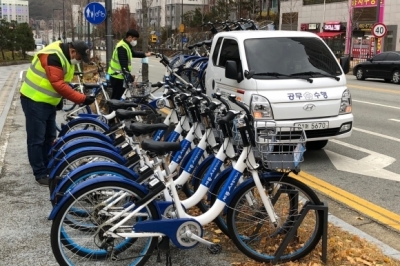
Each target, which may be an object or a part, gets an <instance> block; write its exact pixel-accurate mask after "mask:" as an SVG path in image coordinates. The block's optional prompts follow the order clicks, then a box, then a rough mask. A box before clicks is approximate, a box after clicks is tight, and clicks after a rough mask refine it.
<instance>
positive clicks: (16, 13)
mask: <svg viewBox="0 0 400 266" xmlns="http://www.w3.org/2000/svg"><path fill="white" fill-rule="evenodd" d="M0 19H4V20H6V21H8V22H11V21H12V20H15V21H17V22H18V23H24V22H26V23H29V2H28V1H21V0H0Z"/></svg>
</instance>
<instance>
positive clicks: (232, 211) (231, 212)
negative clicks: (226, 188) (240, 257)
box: [227, 176, 323, 263]
mask: <svg viewBox="0 0 400 266" xmlns="http://www.w3.org/2000/svg"><path fill="white" fill-rule="evenodd" d="M260 180H261V183H262V184H263V185H266V184H267V183H268V182H274V181H275V182H277V183H280V184H286V185H288V186H290V187H294V188H297V189H298V190H297V191H301V192H303V193H304V194H305V195H307V198H308V199H309V200H311V201H312V204H316V205H320V204H321V202H320V200H319V198H318V196H317V195H316V194H315V192H314V191H313V190H312V189H311V188H310V187H308V186H307V185H305V184H304V183H302V182H300V181H298V180H296V179H293V178H290V177H287V176H283V177H261V178H260ZM253 187H256V186H255V183H254V180H252V181H251V182H249V183H248V184H247V185H245V186H243V187H241V188H240V191H237V193H235V196H234V198H233V199H232V201H231V202H230V203H229V206H228V211H227V224H228V229H229V235H230V237H231V239H232V241H233V242H234V243H235V245H236V247H237V248H238V249H239V250H240V251H241V252H243V253H244V254H245V255H246V256H248V257H249V258H252V259H254V260H256V261H259V262H264V263H270V262H272V261H273V260H274V259H275V257H273V256H271V257H266V256H264V255H262V254H260V253H259V252H258V251H257V250H250V248H249V247H248V246H247V245H246V244H245V243H244V240H243V239H244V238H245V237H244V236H243V235H242V234H239V233H238V232H237V231H236V229H235V228H236V226H235V225H234V224H233V223H234V220H235V219H234V217H235V216H236V206H237V204H238V203H239V201H241V199H242V198H243V196H244V194H247V193H248V191H249V190H250V189H251V188H253ZM262 208H264V207H262ZM316 215H317V217H316V227H317V228H316V229H315V231H314V234H313V237H312V239H311V240H310V241H308V242H307V243H306V244H307V246H305V245H299V246H301V247H304V246H305V248H304V250H302V251H295V252H293V253H291V254H293V256H283V257H281V258H279V262H287V261H295V260H298V259H300V258H303V257H304V256H306V255H308V254H309V253H310V252H311V251H312V250H313V249H314V248H315V246H316V245H317V244H318V242H319V240H320V239H321V235H322V223H323V216H322V215H321V212H320V211H316ZM289 216H290V215H289ZM285 224H286V222H285ZM282 230H283V229H282ZM273 253H274V252H273Z"/></svg>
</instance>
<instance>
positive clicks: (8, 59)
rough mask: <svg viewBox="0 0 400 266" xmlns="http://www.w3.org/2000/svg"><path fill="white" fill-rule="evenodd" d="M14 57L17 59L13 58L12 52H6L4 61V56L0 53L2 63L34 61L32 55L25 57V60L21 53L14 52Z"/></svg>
mask: <svg viewBox="0 0 400 266" xmlns="http://www.w3.org/2000/svg"><path fill="white" fill-rule="evenodd" d="M14 56H15V59H13V58H12V52H11V51H4V59H3V55H2V54H1V53H0V63H3V62H13V61H21V60H28V61H30V60H32V58H33V57H32V56H30V55H25V59H24V55H23V54H22V53H20V52H14Z"/></svg>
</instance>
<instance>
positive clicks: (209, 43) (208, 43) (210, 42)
mask: <svg viewBox="0 0 400 266" xmlns="http://www.w3.org/2000/svg"><path fill="white" fill-rule="evenodd" d="M203 44H204V45H206V46H211V44H212V40H207V41H204V42H203Z"/></svg>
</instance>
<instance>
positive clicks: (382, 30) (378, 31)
mask: <svg viewBox="0 0 400 266" xmlns="http://www.w3.org/2000/svg"><path fill="white" fill-rule="evenodd" d="M371 31H372V34H373V35H374V36H375V37H376V38H382V37H385V35H386V34H387V27H386V25H385V24H383V23H376V24H374V25H373V26H372V29H371Z"/></svg>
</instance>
